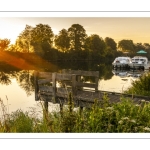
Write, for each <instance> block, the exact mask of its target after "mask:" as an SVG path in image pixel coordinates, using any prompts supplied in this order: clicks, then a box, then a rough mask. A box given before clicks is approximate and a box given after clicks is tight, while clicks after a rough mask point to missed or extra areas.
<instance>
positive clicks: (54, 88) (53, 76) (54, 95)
mask: <svg viewBox="0 0 150 150" xmlns="http://www.w3.org/2000/svg"><path fill="white" fill-rule="evenodd" d="M52 82H53V85H52V86H53V99H54V102H55V101H56V72H54V73H52Z"/></svg>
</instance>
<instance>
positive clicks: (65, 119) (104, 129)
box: [0, 93, 150, 133]
mask: <svg viewBox="0 0 150 150" xmlns="http://www.w3.org/2000/svg"><path fill="white" fill-rule="evenodd" d="M68 100H69V101H68V102H69V103H68V105H67V106H65V107H64V108H63V111H62V112H51V113H47V112H46V111H45V109H44V108H43V118H42V119H39V118H36V116H34V117H33V116H31V115H29V114H30V113H29V112H23V111H21V110H17V111H16V112H13V113H12V114H10V115H8V114H7V115H6V112H5V111H4V109H2V110H3V120H1V121H0V132H10V133H15V132H17V133H31V132H32V133H49V132H55V133H62V132H63V133H147V132H150V103H149V102H147V101H145V100H141V101H140V103H139V104H136V103H135V102H133V101H132V100H131V99H128V98H124V97H121V100H120V102H118V103H110V102H109V98H108V97H107V95H106V94H104V96H103V100H102V101H98V100H97V99H95V103H94V104H93V105H92V106H91V107H90V108H84V109H81V108H79V109H75V108H74V104H73V97H72V95H71V93H70V94H69V96H68ZM1 107H4V105H3V104H2V103H1ZM42 107H43V106H42Z"/></svg>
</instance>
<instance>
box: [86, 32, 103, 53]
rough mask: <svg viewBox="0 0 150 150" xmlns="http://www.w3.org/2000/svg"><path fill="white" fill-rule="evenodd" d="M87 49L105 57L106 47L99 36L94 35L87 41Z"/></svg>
mask: <svg viewBox="0 0 150 150" xmlns="http://www.w3.org/2000/svg"><path fill="white" fill-rule="evenodd" d="M86 47H87V48H88V49H89V50H90V51H92V52H94V53H96V54H100V55H104V53H105V47H106V45H105V42H104V40H103V39H102V38H101V37H100V36H99V35H97V34H92V35H91V36H89V37H88V38H87V39H86Z"/></svg>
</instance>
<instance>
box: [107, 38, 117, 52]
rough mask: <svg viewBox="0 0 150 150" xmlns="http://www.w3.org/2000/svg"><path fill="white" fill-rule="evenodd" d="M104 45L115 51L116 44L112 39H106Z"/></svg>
mask: <svg viewBox="0 0 150 150" xmlns="http://www.w3.org/2000/svg"><path fill="white" fill-rule="evenodd" d="M105 43H106V45H107V46H108V47H110V48H111V49H112V50H117V43H116V42H115V41H114V39H112V38H109V37H106V38H105Z"/></svg>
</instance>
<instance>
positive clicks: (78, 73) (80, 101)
mask: <svg viewBox="0 0 150 150" xmlns="http://www.w3.org/2000/svg"><path fill="white" fill-rule="evenodd" d="M83 77H92V78H94V82H93V83H90V82H83V81H82V78H83ZM34 79H35V100H36V101H40V100H41V101H44V102H45V106H48V102H53V103H58V104H61V106H62V105H64V104H67V103H68V95H69V93H71V94H72V98H73V101H74V106H75V107H91V106H92V104H93V103H94V100H95V99H97V101H99V102H101V101H102V100H103V99H104V97H107V99H109V101H110V102H111V103H116V102H119V101H120V99H121V98H122V97H126V98H130V99H133V101H135V102H137V103H138V102H139V101H140V100H142V99H144V100H150V97H147V96H137V95H129V94H122V93H116V92H108V91H98V80H99V71H82V70H62V72H60V73H56V72H35V73H34Z"/></svg>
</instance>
